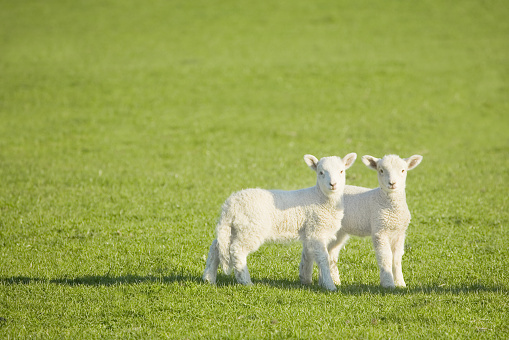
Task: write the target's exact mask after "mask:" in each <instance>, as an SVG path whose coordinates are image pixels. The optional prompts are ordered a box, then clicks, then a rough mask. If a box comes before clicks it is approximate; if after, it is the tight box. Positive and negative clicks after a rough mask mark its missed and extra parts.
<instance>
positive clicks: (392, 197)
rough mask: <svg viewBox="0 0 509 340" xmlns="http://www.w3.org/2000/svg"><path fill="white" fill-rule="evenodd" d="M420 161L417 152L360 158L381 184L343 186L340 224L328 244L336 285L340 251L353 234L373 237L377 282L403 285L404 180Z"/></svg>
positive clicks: (406, 218)
mask: <svg viewBox="0 0 509 340" xmlns="http://www.w3.org/2000/svg"><path fill="white" fill-rule="evenodd" d="M421 160H422V156H420V155H414V156H412V157H409V158H405V159H401V158H399V156H396V155H387V156H385V157H384V158H382V159H378V158H375V157H372V156H363V157H362V162H363V163H364V164H366V165H367V166H368V167H369V168H371V169H373V170H376V171H377V172H378V183H379V184H380V186H379V187H378V188H376V189H367V188H362V187H356V186H351V185H346V186H345V191H344V205H345V211H344V217H343V221H342V226H341V229H339V231H338V232H337V234H336V236H337V237H336V239H335V240H334V241H333V242H331V243H330V244H329V246H328V251H329V264H330V273H331V275H332V278H333V280H334V282H335V283H336V284H338V285H339V284H340V283H341V281H340V279H339V272H338V267H337V261H338V256H339V251H340V250H341V248H342V247H343V246H344V244H345V243H346V242H347V241H348V238H349V235H355V236H371V237H372V241H373V247H374V249H375V253H376V260H377V262H378V267H379V268H380V284H381V285H382V286H383V287H387V288H394V287H395V286H399V287H405V286H406V284H405V280H404V279H403V272H402V270H401V258H402V256H403V252H404V243H405V232H406V230H407V227H408V224H409V223H410V211H409V210H408V206H407V203H406V194H405V182H406V176H407V171H408V170H412V169H413V168H415V167H416V166H417V165H419V163H420V162H421Z"/></svg>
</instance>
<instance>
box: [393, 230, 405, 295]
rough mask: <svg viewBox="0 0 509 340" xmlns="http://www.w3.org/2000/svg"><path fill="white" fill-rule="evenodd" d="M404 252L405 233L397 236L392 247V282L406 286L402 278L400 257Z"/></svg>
mask: <svg viewBox="0 0 509 340" xmlns="http://www.w3.org/2000/svg"><path fill="white" fill-rule="evenodd" d="M404 252H405V234H402V235H400V236H398V237H397V238H396V239H395V240H394V243H393V247H392V255H393V257H392V274H393V275H394V284H395V285H396V286H398V287H406V284H405V280H404V279H403V269H402V265H401V259H402V257H403V254H404Z"/></svg>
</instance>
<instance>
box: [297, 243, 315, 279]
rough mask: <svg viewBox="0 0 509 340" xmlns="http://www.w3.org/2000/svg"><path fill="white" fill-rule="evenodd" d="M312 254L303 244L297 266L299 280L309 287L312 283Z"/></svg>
mask: <svg viewBox="0 0 509 340" xmlns="http://www.w3.org/2000/svg"><path fill="white" fill-rule="evenodd" d="M314 263H315V262H314V257H313V253H312V252H311V251H310V249H309V247H308V246H307V245H306V243H305V242H304V244H303V246H302V257H301V260H300V265H299V278H300V282H301V283H302V284H303V285H310V284H311V283H312V282H313V264H314Z"/></svg>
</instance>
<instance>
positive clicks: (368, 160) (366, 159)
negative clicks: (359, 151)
mask: <svg viewBox="0 0 509 340" xmlns="http://www.w3.org/2000/svg"><path fill="white" fill-rule="evenodd" d="M379 160H380V159H378V158H376V157H373V156H369V155H366V156H362V163H364V164H366V166H367V167H368V168H370V169H373V170H377V167H376V164H377V163H378V161H379Z"/></svg>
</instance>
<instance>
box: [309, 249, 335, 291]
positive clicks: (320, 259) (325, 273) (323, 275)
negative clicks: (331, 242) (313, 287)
mask: <svg viewBox="0 0 509 340" xmlns="http://www.w3.org/2000/svg"><path fill="white" fill-rule="evenodd" d="M309 246H310V248H311V249H312V251H313V254H314V258H315V261H316V264H317V265H318V268H319V270H320V279H319V282H320V285H321V286H322V287H324V288H325V289H328V290H330V291H335V290H336V285H335V284H334V281H333V280H332V277H331V272H330V268H329V253H328V252H327V246H326V245H325V243H323V242H322V241H318V240H316V241H313V242H310V245H309Z"/></svg>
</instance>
